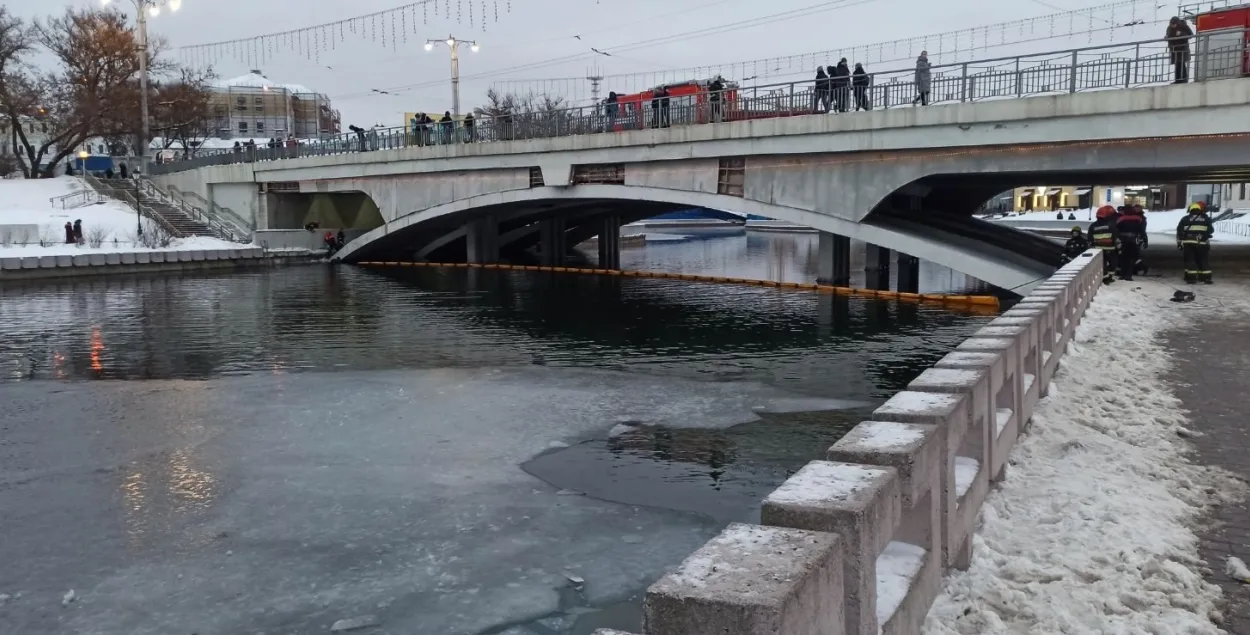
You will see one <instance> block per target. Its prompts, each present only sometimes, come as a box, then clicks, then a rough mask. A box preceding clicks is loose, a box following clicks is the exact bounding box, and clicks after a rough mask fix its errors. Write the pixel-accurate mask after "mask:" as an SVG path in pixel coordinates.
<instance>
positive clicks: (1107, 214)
mask: <svg viewBox="0 0 1250 635" xmlns="http://www.w3.org/2000/svg"><path fill="white" fill-rule="evenodd" d="M1094 216H1095V217H1096V218H1099V219H1103V218H1111V217H1112V216H1115V208H1114V207H1112V206H1110V205H1103V206H1102V207H1099V208H1098V211H1097V212H1095V213H1094Z"/></svg>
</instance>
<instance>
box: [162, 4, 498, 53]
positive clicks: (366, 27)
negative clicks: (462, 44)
mask: <svg viewBox="0 0 1250 635" xmlns="http://www.w3.org/2000/svg"><path fill="white" fill-rule="evenodd" d="M475 1H476V2H477V3H478V6H477V9H476V10H474V8H473V3H474V2H475ZM487 2H488V0H456V2H455V6H452V5H451V2H450V1H449V0H442V2H439V1H438V0H419V1H418V2H412V3H409V4H405V5H403V6H399V7H394V8H392V9H386V10H383V11H375V12H373V13H368V14H365V15H359V16H355V17H351V18H346V19H343V20H337V21H335V22H326V23H324V24H315V25H312V26H307V27H301V28H298V29H291V30H288V31H279V32H277V33H266V34H263V35H256V36H252V37H246V38H239V39H235V40H225V41H222V42H208V43H204V44H193V45H190V46H182V47H178V48H176V49H174V53H175V54H176V55H177V56H178V58H179V60H180V61H181V62H182V63H183V64H185V65H187V66H191V67H195V68H207V67H210V66H214V65H216V64H217V62H219V61H220V60H222V59H233V60H235V61H237V62H241V63H246V64H248V65H249V66H250V67H252V68H256V67H259V66H260V65H262V64H265V63H267V62H269V61H270V60H272V59H275V58H277V57H278V56H282V55H288V54H292V53H294V54H296V55H299V56H301V57H304V58H305V59H307V60H309V61H313V62H320V59H321V55H322V54H325V53H328V52H330V51H333V50H335V49H337V46H338V44H340V43H343V42H346V41H347V40H348V39H357V40H363V41H367V42H372V43H374V44H378V45H379V46H381V47H382V48H389V49H392V50H396V49H398V48H399V46H401V45H403V44H406V43H407V42H408V37H409V35H413V36H415V35H417V34H418V31H419V30H420V29H421V27H423V26H426V25H428V24H429V22H430V19H431V15H430V14H431V13H433V18H435V19H441V20H444V21H450V20H455V21H456V23H458V24H462V25H465V26H468V27H470V28H473V29H481V30H482V31H485V30H486V26H487V23H488V22H494V23H497V22H498V21H499V2H500V0H489V2H490V5H491V10H490V11H488V9H487ZM466 3H467V4H468V10H467V11H466V10H465V9H464V5H465V4H466ZM504 11H505V13H510V12H511V11H512V2H511V0H506V5H505V7H504ZM453 12H454V14H453ZM488 15H493V16H494V17H493V18H492V19H489V20H488V19H487V16H488ZM466 17H467V21H466V20H465V18H466Z"/></svg>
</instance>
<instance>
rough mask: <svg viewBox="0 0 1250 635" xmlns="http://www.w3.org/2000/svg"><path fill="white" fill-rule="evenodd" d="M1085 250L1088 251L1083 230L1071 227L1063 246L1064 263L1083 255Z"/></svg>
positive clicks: (1087, 243) (1078, 227) (1087, 242)
mask: <svg viewBox="0 0 1250 635" xmlns="http://www.w3.org/2000/svg"><path fill="white" fill-rule="evenodd" d="M1086 249H1089V240H1088V239H1086V238H1085V230H1083V229H1081V227H1080V226H1079V225H1078V226H1076V227H1073V228H1072V235H1071V236H1070V237H1069V238H1068V242H1066V243H1064V244H1063V257H1064V261H1065V262H1071V261H1072V259H1073V258H1076V257H1077V256H1079V255H1081V254H1083V253H1085V250H1086Z"/></svg>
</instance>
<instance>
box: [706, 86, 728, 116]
mask: <svg viewBox="0 0 1250 635" xmlns="http://www.w3.org/2000/svg"><path fill="white" fill-rule="evenodd" d="M707 91H708V93H710V96H709V98H708V100H709V101H711V102H712V123H720V122H722V121H724V120H725V81H724V80H723V79H722V78H721V76H720V75H717V76H716V77H714V78H713V79H712V83H710V84H708V85H707Z"/></svg>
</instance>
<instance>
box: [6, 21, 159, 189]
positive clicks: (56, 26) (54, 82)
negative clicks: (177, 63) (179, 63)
mask: <svg viewBox="0 0 1250 635" xmlns="http://www.w3.org/2000/svg"><path fill="white" fill-rule="evenodd" d="M0 32H2V31H0ZM26 33H27V37H29V38H30V39H31V40H32V41H33V43H37V44H39V45H40V46H42V47H43V48H44V49H47V51H48V52H49V53H51V55H52V57H53V58H54V59H55V60H56V61H57V68H56V69H55V70H53V71H45V72H39V71H36V70H34V69H31V68H28V67H26V65H24V64H20V65H17V66H15V67H14V68H13V69H12V70H9V71H6V75H5V77H4V79H5V81H4V88H3V90H2V91H0V102H2V103H0V109H2V110H3V112H2V113H0V114H2V115H3V116H4V117H6V118H7V119H8V121H9V127H10V129H11V131H12V133H13V137H14V141H15V147H17V148H19V149H20V151H21V153H22V155H23V163H24V166H23V171H24V172H25V173H26V175H27V176H51V174H52V171H53V170H54V169H55V166H56V165H57V164H58V163H60V162H61V161H62V160H63V159H65V157H67V156H69V155H70V154H71V153H72V152H73V151H74V149H75V148H77V147H78V146H79V145H81V144H82V143H83V142H84V141H86V140H87V139H88V138H90V137H94V136H103V137H108V138H111V137H116V136H119V135H125V134H129V133H133V132H134V130H135V129H136V128H138V126H139V124H140V122H139V116H138V112H139V108H138V102H139V88H138V86H137V82H135V81H134V79H135V77H136V73H137V72H138V69H139V63H138V59H137V58H136V56H135V54H134V52H135V50H136V37H135V32H134V29H133V28H132V27H131V26H130V25H129V23H128V22H127V18H126V16H125V15H123V14H122V13H120V12H117V11H113V10H96V9H73V8H69V9H66V11H65V13H64V14H63V15H61V16H59V17H52V18H48V19H47V20H46V21H44V22H42V23H40V22H35V23H34V24H33V25H32V26H31V27H28V30H27V31H26ZM163 48H164V44H163V42H162V41H161V40H159V39H157V40H155V41H153V42H152V43H151V45H150V46H149V47H148V66H149V68H151V69H152V71H153V72H154V73H157V74H160V73H166V72H168V71H169V70H171V68H172V67H171V66H170V65H168V64H166V63H164V62H162V61H161V60H160V58H159V57H158V54H159V52H160V51H161V50H162V49H163ZM18 59H19V61H20V59H21V56H18ZM22 124H26V125H25V126H23V125H22ZM32 127H34V128H36V129H37V130H38V132H39V136H37V137H35V136H34V135H32V134H28V132H32ZM41 165H47V166H48V167H47V168H46V169H45V170H44V173H43V174H42V175H38V174H36V172H37V171H38V166H41Z"/></svg>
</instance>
